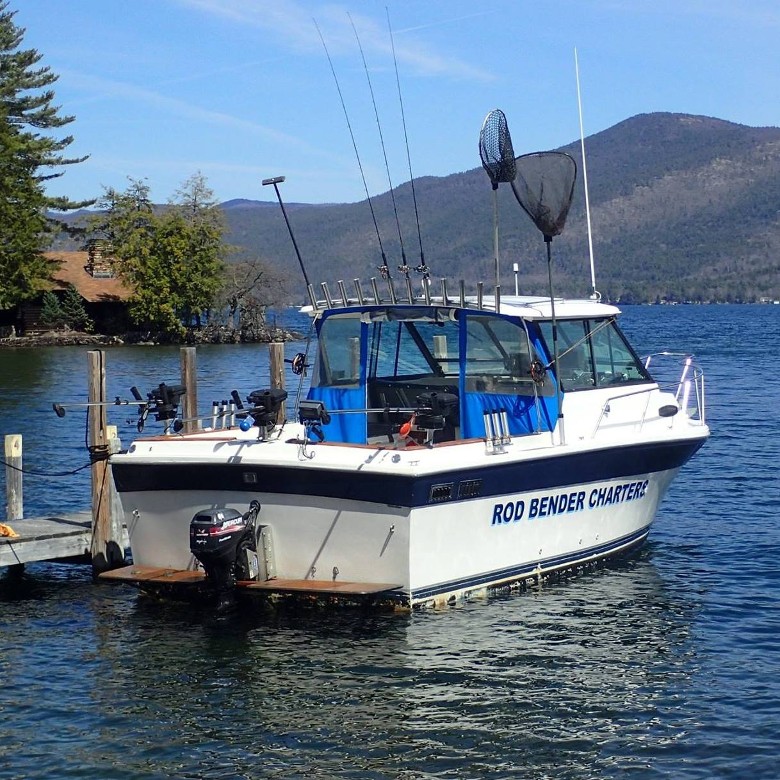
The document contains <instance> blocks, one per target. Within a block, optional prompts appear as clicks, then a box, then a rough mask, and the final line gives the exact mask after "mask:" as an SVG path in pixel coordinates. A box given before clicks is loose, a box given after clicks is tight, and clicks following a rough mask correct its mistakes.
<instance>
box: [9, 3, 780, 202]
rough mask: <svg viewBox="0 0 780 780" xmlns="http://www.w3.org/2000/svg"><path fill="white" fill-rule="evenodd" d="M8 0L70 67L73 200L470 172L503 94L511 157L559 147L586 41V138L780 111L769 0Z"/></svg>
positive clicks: (59, 189)
mask: <svg viewBox="0 0 780 780" xmlns="http://www.w3.org/2000/svg"><path fill="white" fill-rule="evenodd" d="M8 10H11V11H16V15H15V17H14V21H15V23H16V24H17V26H19V27H22V28H24V29H25V31H26V32H25V35H24V40H23V48H34V49H36V50H37V51H38V52H39V53H40V54H41V55H42V61H41V64H42V65H45V66H48V67H49V68H50V69H51V71H52V72H53V73H55V74H57V75H58V77H59V78H58V81H57V82H56V83H55V84H54V86H53V89H54V92H55V100H54V104H55V105H58V106H60V108H61V113H62V114H63V115H69V116H74V117H75V119H74V121H73V122H72V123H71V124H69V125H68V126H67V128H64V129H61V130H60V131H58V133H59V135H60V136H61V135H63V134H71V135H73V137H74V141H73V143H72V144H71V145H70V146H69V147H68V149H67V153H68V155H69V156H82V155H89V158H88V159H87V161H86V162H83V163H80V164H78V165H70V166H67V167H65V168H63V169H62V170H63V171H64V173H63V175H62V176H60V177H58V178H57V179H55V180H53V181H52V182H51V183H50V184H49V185H48V192H49V194H51V195H57V196H59V195H65V196H68V197H70V198H72V199H75V200H78V199H90V198H99V197H100V196H101V195H103V194H104V193H105V191H106V188H109V187H110V188H114V189H117V190H120V191H122V190H125V189H127V187H128V186H129V184H130V181H131V180H140V181H144V182H145V183H146V184H147V185H148V186H149V188H150V191H151V197H152V200H153V201H155V202H158V203H164V202H166V201H168V200H170V199H172V198H174V197H175V195H176V193H177V191H179V190H180V189H181V188H182V187H183V185H184V184H185V183H186V182H187V180H189V179H191V177H193V176H195V175H197V174H200V175H202V176H203V177H205V180H206V182H207V184H208V186H209V187H210V188H211V189H212V190H213V193H214V196H215V198H216V199H217V200H218V201H220V202H222V201H226V200H231V199H234V198H248V199H251V200H270V201H274V200H275V194H274V192H273V188H272V187H263V186H262V180H263V179H266V178H271V177H275V176H285V177H286V181H285V182H284V184H282V185H280V192H281V193H282V197H283V198H284V200H285V202H288V203H289V202H306V203H334V202H355V201H359V200H363V199H364V198H365V195H366V190H368V192H369V193H370V194H371V195H372V196H373V195H376V194H379V193H382V192H386V191H387V190H388V189H389V188H390V185H392V186H397V185H399V184H401V183H403V182H406V181H408V180H409V179H410V176H411V175H412V174H413V175H414V177H415V178H419V177H421V176H427V175H433V176H447V175H449V174H452V173H457V172H460V171H465V170H469V169H472V168H475V167H478V166H479V165H480V159H479V151H478V141H479V131H480V127H481V125H482V122H483V119H484V117H485V115H486V114H487V113H488V112H489V111H490V110H492V109H495V108H500V109H501V110H502V111H503V112H504V113H505V114H506V116H507V120H508V123H509V129H510V132H511V136H512V141H513V145H514V149H515V153H516V154H521V153H525V152H534V151H540V150H545V149H554V148H556V147H559V146H562V145H565V144H567V143H570V142H572V141H576V140H578V139H579V135H580V123H579V114H578V103H577V82H576V77H575V55H574V52H575V48H576V51H577V59H578V62H579V73H580V90H581V96H582V117H583V126H584V131H585V136H586V137H587V136H589V135H592V134H594V133H597V132H600V131H602V130H606V129H608V128H610V127H612V126H614V125H615V124H617V123H619V122H621V121H623V120H625V119H628V118H630V117H632V116H635V115H637V114H642V113H648V112H654V111H670V112H680V113H690V114H701V115H705V116H712V117H717V118H720V119H725V120H729V121H732V122H737V123H740V124H745V125H752V126H767V125H773V126H777V125H780V101H779V100H778V96H779V95H780V50H779V49H778V46H777V41H778V40H779V39H780V3H778V1H777V0H568V1H567V0H545V2H540V1H539V0H532V1H529V0H493V2H490V3H476V2H473V0H382V2H376V1H375V0H360V1H359V2H358V1H356V0H355V1H353V2H348V3H344V4H341V3H329V2H320V1H319V0H274V1H272V0H132V2H130V1H129V0H8ZM388 20H389V21H388ZM391 31H392V36H391ZM323 41H324V45H323ZM326 48H327V51H326ZM361 49H362V55H361ZM393 49H394V50H395V56H393ZM329 58H330V62H332V67H333V71H334V72H335V78H334V73H333V72H332V70H331V65H330V63H329ZM364 58H365V64H364ZM399 85H400V90H399ZM342 100H343V105H342ZM377 116H378V118H379V121H377ZM404 120H405V121H404ZM350 130H351V132H350ZM353 137H354V143H353V140H352V138H353ZM407 142H408V143H407ZM356 150H357V152H356ZM385 160H387V162H385ZM361 169H362V171H363V173H362V175H361ZM410 172H411V173H410ZM485 182H486V186H488V187H489V180H488V178H487V175H486V178H485Z"/></svg>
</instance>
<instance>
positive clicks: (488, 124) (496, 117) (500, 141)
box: [479, 108, 516, 189]
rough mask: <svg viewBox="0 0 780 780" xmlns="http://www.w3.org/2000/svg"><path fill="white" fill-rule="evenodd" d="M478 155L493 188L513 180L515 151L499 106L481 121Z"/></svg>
mask: <svg viewBox="0 0 780 780" xmlns="http://www.w3.org/2000/svg"><path fill="white" fill-rule="evenodd" d="M479 157H480V159H481V160H482V167H483V168H484V169H485V171H486V172H487V175H488V176H489V177H490V182H491V184H492V185H493V189H498V185H499V184H500V183H505V182H511V181H513V180H514V178H515V173H516V167H515V151H514V149H513V148H512V137H511V136H510V135H509V125H508V124H507V121H506V117H505V116H504V112H503V111H502V110H501V109H500V108H495V109H493V110H492V111H491V112H490V113H489V114H488V115H487V116H486V117H485V121H484V122H483V123H482V129H481V130H480V132H479Z"/></svg>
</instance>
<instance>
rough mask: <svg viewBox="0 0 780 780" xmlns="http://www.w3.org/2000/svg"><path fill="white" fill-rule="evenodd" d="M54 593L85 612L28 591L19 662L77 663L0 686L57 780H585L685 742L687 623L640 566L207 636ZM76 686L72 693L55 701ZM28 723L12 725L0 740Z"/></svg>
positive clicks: (217, 624)
mask: <svg viewBox="0 0 780 780" xmlns="http://www.w3.org/2000/svg"><path fill="white" fill-rule="evenodd" d="M30 579H34V577H32V576H31V577H30ZM30 587H33V586H32V584H31V585H30ZM38 587H39V588H41V587H43V588H44V589H46V588H47V587H48V586H41V585H38ZM59 587H60V589H62V588H66V589H67V588H68V587H71V588H74V589H75V590H78V591H83V594H82V595H83V596H84V597H86V606H87V609H86V610H84V611H82V612H80V613H79V614H78V615H76V614H72V613H70V612H69V610H68V609H67V601H66V604H65V605H64V606H65V607H66V608H65V611H61V610H55V609H53V608H52V607H53V605H52V603H51V602H50V601H49V599H48V598H44V600H43V603H41V601H40V600H39V598H37V597H41V596H46V595H50V594H42V593H40V592H38V593H37V594H33V595H30V596H29V597H27V598H25V597H22V598H21V600H19V601H16V602H15V608H16V611H17V612H20V613H22V614H24V615H25V617H24V623H25V630H26V632H28V633H30V634H31V637H30V638H31V640H32V645H33V647H35V646H36V645H37V644H38V642H39V641H40V640H41V639H42V635H43V633H45V632H46V631H47V630H56V631H62V630H63V629H69V630H72V631H74V632H78V634H79V635H80V639H79V641H78V642H77V647H76V648H74V647H71V649H70V657H68V658H56V657H55V658H49V659H48V666H50V667H51V679H48V680H46V681H43V680H40V681H39V680H38V679H36V674H35V671H34V670H35V667H36V665H37V664H38V663H40V662H42V661H43V659H42V658H40V657H38V656H37V654H35V653H34V654H33V655H32V657H31V656H30V655H29V654H28V652H27V651H26V650H22V648H21V647H17V648H16V652H14V653H12V655H11V656H8V655H6V657H5V662H6V663H7V668H6V669H5V670H4V673H5V674H6V675H7V676H6V681H7V685H9V686H10V688H11V690H13V689H14V688H16V689H19V688H24V687H27V686H30V685H32V687H33V691H31V692H34V693H35V698H36V701H37V704H36V707H37V708H38V709H39V710H40V709H41V708H43V710H45V711H48V712H49V716H50V717H54V718H56V719H57V720H58V721H59V722H61V723H62V724H63V725H62V726H61V728H62V729H64V731H65V736H64V738H65V739H66V741H67V742H68V744H69V751H68V752H69V754H70V755H71V756H75V758H71V759H69V761H70V762H76V764H78V765H80V766H81V770H80V771H81V772H82V774H77V775H76V776H81V777H86V776H98V774H99V770H100V768H101V767H105V765H106V764H105V762H109V764H111V763H113V764H114V765H120V764H121V765H122V767H123V771H125V772H127V774H126V775H123V776H128V777H134V776H138V777H142V776H144V777H145V776H158V775H159V776H168V777H172V776H177V777H280V778H282V777H303V776H306V777H311V776H314V777H323V778H325V777H334V776H336V775H338V776H354V777H409V778H411V777H415V778H417V777H501V776H528V777H544V776H556V777H571V778H581V777H604V776H609V774H610V772H611V771H612V770H613V769H614V770H618V769H619V770H620V771H626V770H628V769H629V768H631V767H632V766H637V767H641V766H644V765H646V764H647V763H648V762H651V761H655V760H656V759H658V758H659V757H662V756H663V753H664V751H665V750H667V749H668V746H669V745H672V744H674V743H676V742H678V741H680V740H685V739H686V736H687V735H688V734H690V733H691V732H692V731H693V730H695V727H696V723H695V722H694V720H693V719H692V716H691V715H690V711H689V707H688V705H689V703H690V697H689V694H688V689H689V687H690V678H691V676H692V674H694V673H695V671H696V668H697V664H696V660H695V652H694V648H693V646H692V643H691V620H692V618H693V616H694V615H695V613H696V610H697V608H698V605H697V603H696V601H695V600H693V599H691V598H686V597H682V598H679V597H675V598H672V597H671V596H670V594H669V592H668V589H667V588H666V587H665V585H664V582H663V580H662V579H661V577H660V576H659V573H658V571H657V569H656V568H655V566H654V565H653V562H652V555H651V554H645V555H643V556H641V557H639V558H637V559H633V560H629V561H627V562H624V563H621V564H618V565H615V566H613V567H609V568H606V569H599V570H596V571H594V572H591V573H589V574H586V575H583V576H581V577H578V578H575V579H573V580H571V581H562V582H559V583H555V584H551V585H549V586H547V587H544V588H543V589H541V590H539V591H529V592H526V593H519V594H510V595H505V596H501V597H496V598H493V599H490V600H488V601H486V602H483V601H474V602H469V603H466V604H464V605H462V606H461V607H459V608H454V609H446V610H442V611H431V612H426V613H421V614H413V615H400V614H396V615H392V614H391V615H387V614H381V615H377V614H363V613H360V612H355V611H342V612H337V613H326V612H319V611H301V610H298V611H296V610H292V609H289V608H288V609H285V610H281V611H278V612H273V611H266V610H261V609H260V608H258V607H257V606H255V607H250V608H249V610H248V611H247V613H246V614H243V615H240V616H233V617H231V618H227V619H219V620H216V619H215V618H214V617H213V615H212V614H211V613H210V612H208V611H205V610H203V611H201V610H198V609H194V610H193V609H192V608H191V607H184V606H182V605H175V604H164V603H158V602H154V601H152V600H150V599H147V598H143V597H138V596H136V595H134V593H133V592H131V591H128V590H127V589H125V588H124V587H118V588H111V587H107V588H98V589H94V588H91V586H90V585H89V584H88V583H87V582H86V581H79V580H78V579H77V580H75V581H74V582H72V583H70V585H69V584H68V583H67V582H60V583H59ZM18 593H19V591H17V594H18ZM6 595H8V594H7V593H6ZM36 596H37V597H36ZM8 604H9V603H8V602H6V604H5V605H6V606H8ZM74 650H75V651H76V653H75V655H74ZM77 680H78V683H79V687H80V688H81V690H82V691H83V695H81V696H76V697H74V696H73V695H72V694H71V693H68V694H67V696H66V700H67V703H64V702H63V701H62V696H63V695H64V690H65V689H67V688H68V687H69V686H71V685H73V684H74V683H75V682H76V681H77ZM39 725H40V723H39V719H37V718H36V719H33V721H32V722H29V721H28V720H27V718H22V719H21V720H17V725H16V726H15V727H14V729H13V738H14V740H15V741H16V742H17V743H18V744H24V743H26V742H27V741H28V740H30V739H31V738H32V737H33V731H35V730H37V729H38V728H39ZM94 729H97V730H98V734H99V737H98V739H99V743H100V749H101V758H100V759H99V760H98V759H97V758H95V757H94V756H92V757H90V751H89V744H90V741H91V739H92V738H93V737H91V736H90V733H91V732H93V731H94ZM79 734H82V735H83V736H81V737H79ZM62 739H63V735H62V734H59V735H58V736H56V737H55V736H54V735H51V736H44V737H43V739H41V737H40V736H36V738H35V742H36V743H37V745H38V748H39V749H40V754H39V755H38V760H39V761H40V762H42V764H40V768H41V771H42V772H43V774H42V775H41V776H45V771H44V770H46V769H47V768H48V771H50V772H55V771H56V769H57V767H58V766H61V761H62V759H55V758H47V757H46V754H47V751H48V750H50V749H52V748H53V745H52V744H50V743H51V742H52V741H55V740H56V741H60V740H62ZM145 772H152V773H153V774H151V775H150V774H144V773H145ZM90 773H92V774H90ZM134 773H136V774H134Z"/></svg>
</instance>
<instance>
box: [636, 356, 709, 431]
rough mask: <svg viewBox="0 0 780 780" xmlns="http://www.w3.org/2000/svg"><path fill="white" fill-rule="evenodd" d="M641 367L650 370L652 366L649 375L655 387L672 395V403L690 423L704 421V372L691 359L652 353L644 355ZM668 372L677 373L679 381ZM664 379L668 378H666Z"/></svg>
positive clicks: (674, 375) (692, 357) (689, 357)
mask: <svg viewBox="0 0 780 780" xmlns="http://www.w3.org/2000/svg"><path fill="white" fill-rule="evenodd" d="M644 364H645V368H646V369H648V370H650V367H651V365H652V366H653V374H654V375H655V379H656V381H657V382H658V385H659V387H661V388H662V389H664V390H669V391H670V392H672V393H674V400H675V401H676V402H677V404H678V406H679V407H680V410H681V411H682V412H684V413H685V414H687V415H688V417H690V418H691V419H692V420H698V421H699V422H702V423H703V422H705V421H706V410H705V400H704V370H703V369H702V368H701V366H699V365H698V364H697V363H695V362H694V356H693V355H689V354H686V353H684V352H656V353H654V354H652V355H648V356H647V357H646V358H645V361H644ZM667 366H671V371H675V370H676V371H677V372H679V378H676V377H677V374H676V373H674V374H672V376H671V377H670V376H669V372H670V369H668V368H667ZM667 378H668V379H667Z"/></svg>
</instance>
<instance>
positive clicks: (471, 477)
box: [112, 439, 704, 508]
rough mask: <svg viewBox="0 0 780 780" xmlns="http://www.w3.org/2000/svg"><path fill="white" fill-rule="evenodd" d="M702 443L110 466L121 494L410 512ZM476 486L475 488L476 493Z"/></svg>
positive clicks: (662, 463)
mask: <svg viewBox="0 0 780 780" xmlns="http://www.w3.org/2000/svg"><path fill="white" fill-rule="evenodd" d="M703 443H704V439H696V440H686V441H677V442H663V443H658V442H655V443H650V444H648V443H644V444H632V445H625V446H622V447H610V448H609V449H604V450H595V451H589V452H580V453H574V454H568V455H557V456H552V457H545V458H538V459H535V460H531V461H524V462H522V463H518V462H516V461H515V462H506V461H503V460H500V459H498V458H490V459H489V463H488V464H487V465H484V466H477V467H471V468H468V469H453V470H450V471H446V472H444V473H440V474H433V475H430V474H428V475H421V476H415V475H402V474H388V473H381V474H377V473H376V472H373V473H372V472H366V471H356V470H349V471H346V470H344V471H337V470H328V469H319V468H317V467H314V466H307V467H306V468H301V467H298V466H276V465H254V464H251V463H175V464H154V465H150V464H136V463H129V462H122V461H114V462H113V464H112V465H113V474H114V481H115V483H116V486H117V489H118V490H119V492H120V493H134V492H148V491H167V490H185V491H207V492H214V493H221V492H225V491H227V492H245V493H254V494H256V493H264V492H270V493H277V494H283V495H298V496H321V497H324V498H335V499H340V500H347V501H367V502H370V503H374V504H387V505H391V506H401V507H409V508H414V507H418V506H427V505H428V504H431V503H446V502H454V501H458V500H464V498H466V499H473V498H490V497H492V496H504V495H511V494H515V493H522V492H525V491H531V490H548V489H554V488H563V487H567V486H569V485H581V484H587V483H589V482H602V481H606V480H609V479H620V478H623V477H633V476H636V475H639V474H652V473H656V472H660V471H668V470H670V469H676V468H679V467H680V466H682V465H683V464H684V463H685V462H686V461H687V460H688V459H689V458H690V457H691V456H692V455H693V454H694V453H695V452H696V450H698V449H699V447H701V445H702V444H703ZM475 482H478V483H479V485H478V487H477V488H476V489H475V488H474V487H473V485H474V483H475ZM443 483H445V484H446V485H451V486H452V489H451V490H450V491H449V493H445V494H444V497H443V498H442V497H441V494H437V492H436V491H432V488H434V486H441V485H442V484H443ZM463 483H466V484H468V485H469V491H468V492H467V493H464V492H463V491H462V490H461V487H462V485H463ZM434 495H435V496H436V497H435V498H433V496H434Z"/></svg>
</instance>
